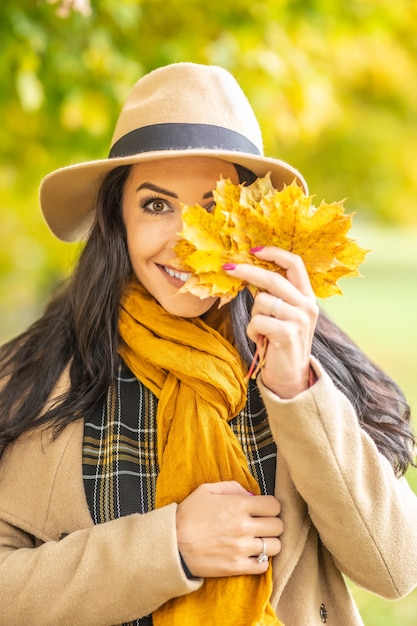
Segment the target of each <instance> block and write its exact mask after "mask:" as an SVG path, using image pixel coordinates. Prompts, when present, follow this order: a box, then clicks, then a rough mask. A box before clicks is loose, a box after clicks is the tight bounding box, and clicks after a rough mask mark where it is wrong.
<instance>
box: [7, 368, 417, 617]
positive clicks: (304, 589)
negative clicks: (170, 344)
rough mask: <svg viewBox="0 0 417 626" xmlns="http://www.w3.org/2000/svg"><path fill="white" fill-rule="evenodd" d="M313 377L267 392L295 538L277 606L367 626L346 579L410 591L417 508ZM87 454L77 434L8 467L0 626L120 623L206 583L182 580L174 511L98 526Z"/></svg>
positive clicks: (278, 583) (277, 564) (287, 537)
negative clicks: (85, 467) (287, 390)
mask: <svg viewBox="0 0 417 626" xmlns="http://www.w3.org/2000/svg"><path fill="white" fill-rule="evenodd" d="M314 368H315V370H316V373H317V375H318V381H317V382H316V383H315V384H314V385H313V386H312V387H311V388H310V389H308V390H307V391H305V392H303V393H302V394H300V395H299V396H297V397H296V398H294V399H292V400H280V399H278V398H277V397H276V396H274V395H273V394H272V393H271V392H269V391H268V390H267V389H265V388H264V387H263V386H262V383H261V382H259V387H260V390H261V393H262V396H263V399H264V402H265V405H266V408H267V411H268V416H269V419H270V424H271V429H272V432H273V435H274V438H275V441H276V443H277V446H278V463H277V477H276V497H277V498H278V500H279V501H280V502H281V504H282V514H281V516H282V519H283V521H284V526H285V529H284V533H283V535H282V551H281V553H280V554H279V555H278V556H277V557H275V559H274V564H273V572H274V589H273V594H272V598H271V601H272V604H273V606H274V608H275V609H276V611H277V614H278V616H279V617H280V619H281V620H282V621H283V622H284V624H285V626H319V625H322V624H323V623H327V624H328V625H329V626H358V625H359V624H362V621H361V618H360V616H359V614H358V612H357V609H356V607H355V606H354V604H353V602H352V600H351V597H350V594H349V592H348V590H347V588H346V585H345V582H344V579H343V577H342V574H341V572H342V573H343V574H345V575H347V576H348V577H349V578H350V579H351V580H352V581H354V582H355V583H356V584H358V585H361V586H363V587H365V588H366V589H368V590H370V591H372V592H374V593H376V594H379V595H381V596H384V597H385V598H391V599H396V598H400V597H401V596H403V595H405V594H407V593H408V592H409V591H411V590H412V588H413V587H414V586H415V585H416V584H417V498H416V496H415V495H414V494H413V492H412V491H411V489H410V488H409V486H408V484H407V482H406V480H405V479H404V478H402V479H397V478H396V477H395V476H394V472H393V470H392V468H391V466H390V464H389V463H388V461H387V460H386V459H385V458H383V457H382V456H381V455H380V454H379V453H378V451H377V449H376V447H375V445H374V443H373V442H372V441H371V439H370V438H369V437H368V436H367V435H366V433H364V431H363V430H362V429H361V428H360V427H359V425H358V421H357V417H356V415H355V413H354V411H353V408H352V406H351V405H350V403H349V402H348V401H347V400H346V398H345V397H344V396H343V395H342V394H341V393H340V392H338V391H337V390H336V388H335V387H334V385H333V383H332V382H331V380H330V378H329V377H328V376H327V374H326V373H324V372H323V370H322V369H321V367H320V365H319V364H318V363H317V362H314ZM82 442H83V423H82V421H77V422H75V423H73V424H71V425H70V426H68V427H66V428H65V430H64V431H63V433H62V434H61V435H60V436H59V437H58V438H57V439H56V440H55V441H52V440H51V437H50V434H49V432H48V431H44V430H39V431H37V432H33V433H31V434H25V435H24V436H22V437H20V439H19V440H18V441H17V442H16V443H15V444H14V445H12V446H11V447H9V449H8V450H7V451H6V454H5V455H4V457H3V459H2V462H1V465H0V624H1V626H23V625H25V626H27V625H28V624H30V626H64V625H68V626H78V625H79V626H106V625H114V624H120V623H122V622H126V621H129V620H133V619H135V618H137V617H140V616H142V615H146V614H148V613H151V612H152V611H153V610H154V609H155V608H156V607H158V606H160V605H161V604H163V603H164V602H165V601H166V600H168V599H169V598H172V597H174V596H181V595H183V594H187V593H192V592H193V590H195V589H197V588H198V587H199V586H200V585H203V584H204V581H203V580H197V581H191V580H188V579H187V578H186V577H185V575H184V572H183V569H182V567H181V563H180V560H179V556H178V550H177V543H176V532H175V514H176V508H177V505H176V504H175V503H174V504H171V505H169V506H166V507H164V508H161V509H158V510H155V511H152V512H150V513H147V514H146V515H138V514H134V515H130V516H127V517H124V518H120V519H116V520H114V521H110V522H107V523H105V524H100V525H96V526H95V525H94V524H93V520H92V518H91V516H90V513H89V509H88V506H87V503H86V498H85V494H84V488H83V478H82V462H81V455H82ZM248 601H250V599H248ZM324 611H326V612H327V621H326V622H325V621H324V620H325V619H326V618H325V616H324ZM236 626H249V625H247V624H236Z"/></svg>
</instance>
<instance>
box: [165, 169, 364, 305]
mask: <svg viewBox="0 0 417 626" xmlns="http://www.w3.org/2000/svg"><path fill="white" fill-rule="evenodd" d="M213 195H214V200H215V203H216V204H215V208H214V210H213V212H212V213H208V212H207V211H206V210H205V209H204V208H202V207H201V206H200V205H198V204H196V205H193V206H185V205H183V213H182V219H183V230H182V232H181V237H182V239H181V240H180V241H179V242H178V243H177V244H176V246H175V250H174V251H175V254H176V256H177V259H178V260H179V262H180V263H181V266H182V267H183V268H184V269H185V270H187V271H189V272H191V274H192V275H191V277H190V278H189V279H188V280H187V281H186V283H185V284H184V285H183V287H182V288H181V289H180V292H183V293H184V292H190V293H193V294H194V295H197V296H199V297H201V298H206V297H209V296H214V297H218V298H220V305H222V304H225V303H226V302H229V301H230V300H231V299H232V298H234V297H235V296H236V294H237V293H238V292H239V291H240V290H241V289H243V288H244V287H245V286H247V285H246V283H244V282H243V281H241V280H240V279H237V278H233V277H232V276H229V275H227V274H226V273H225V272H224V271H223V269H222V266H223V265H224V264H225V263H251V264H253V265H257V266H260V267H264V268H266V269H269V270H272V271H274V272H280V273H281V274H283V275H285V271H284V270H283V269H282V268H279V267H277V265H276V264H275V263H272V262H266V261H260V260H259V259H257V258H256V257H255V256H254V255H253V254H251V252H250V250H251V248H254V247H257V246H265V245H268V246H277V247H278V248H283V249H284V250H289V251H290V252H293V253H295V254H298V255H299V256H301V258H302V259H303V261H304V264H305V267H306V270H307V273H308V275H309V278H310V281H311V285H312V287H313V290H314V293H315V294H316V296H317V297H319V298H326V297H328V296H332V295H335V294H341V293H342V291H341V290H340V288H339V286H338V285H337V281H338V280H339V279H340V278H348V277H352V276H358V275H359V270H358V268H359V265H360V264H361V263H362V262H363V261H364V260H365V256H366V254H367V253H368V252H369V250H364V249H363V248H360V247H359V245H358V244H357V243H356V242H355V241H354V240H353V239H349V238H348V237H347V236H346V234H347V232H348V231H349V229H350V228H351V225H352V217H353V215H352V214H351V215H346V214H345V212H344V208H343V202H333V203H331V204H327V203H325V202H322V203H321V204H320V205H319V206H318V207H317V208H316V207H314V206H313V205H312V202H311V201H312V197H311V196H306V195H305V194H304V192H303V190H302V189H301V188H300V187H299V186H298V185H297V184H296V183H293V184H292V185H287V186H285V187H284V188H283V189H282V190H281V191H277V190H276V189H274V187H273V186H272V183H271V180H270V176H269V175H267V176H265V177H264V178H258V179H257V180H256V181H255V182H254V183H253V184H252V185H248V186H246V185H245V184H239V185H234V184H233V183H232V182H231V181H230V180H229V179H221V180H219V181H218V183H217V188H216V189H215V190H214V192H213ZM249 287H251V286H250V285H249Z"/></svg>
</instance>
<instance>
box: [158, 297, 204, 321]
mask: <svg viewBox="0 0 417 626" xmlns="http://www.w3.org/2000/svg"><path fill="white" fill-rule="evenodd" d="M180 297H181V296H178V299H177V298H176V297H174V298H173V300H171V301H170V302H160V304H161V306H163V307H164V309H165V310H166V311H168V313H170V314H171V315H175V316H176V317H185V318H193V317H200V315H204V314H205V313H207V311H209V310H210V309H211V307H212V306H213V304H214V303H215V302H216V298H209V299H208V300H201V299H200V298H198V297H197V296H192V301H190V296H187V300H188V302H187V301H185V300H184V301H183V302H180V301H179V298H180Z"/></svg>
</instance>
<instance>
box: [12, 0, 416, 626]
mask: <svg viewBox="0 0 417 626" xmlns="http://www.w3.org/2000/svg"><path fill="white" fill-rule="evenodd" d="M175 61H196V62H202V63H214V64H219V65H223V66H224V67H226V68H227V69H229V70H230V71H231V72H232V73H234V75H235V76H236V78H237V79H238V80H239V82H240V83H241V84H242V86H243V88H244V90H245V91H246V93H247V95H248V97H249V100H250V101H251V103H252V105H253V107H254V109H255V112H256V113H257V115H258V118H259V120H260V123H261V127H262V129H263V133H264V142H265V152H266V153H267V154H269V155H271V156H276V157H280V158H283V159H285V160H287V161H289V162H290V163H292V164H293V165H295V166H296V167H297V168H298V169H300V170H301V171H302V172H303V174H304V176H305V177H306V179H307V181H308V182H309V185H310V189H311V192H312V193H313V194H315V195H316V196H317V199H318V200H319V201H320V200H321V199H325V200H327V201H333V200H340V199H342V198H347V200H346V203H345V204H346V208H347V209H348V210H349V211H355V212H357V215H356V217H355V220H354V223H355V227H354V232H355V236H356V235H357V238H358V240H359V243H360V244H361V245H362V246H363V247H366V248H372V249H373V250H374V252H373V253H372V254H371V255H369V258H368V262H367V263H366V264H365V265H364V266H363V274H364V276H365V278H363V279H355V280H354V281H346V282H345V283H344V284H342V285H341V286H342V289H343V290H344V292H345V294H346V296H347V297H345V298H333V299H331V300H330V301H328V302H325V303H323V306H324V307H325V308H326V309H327V310H328V311H329V312H330V313H331V315H332V316H333V317H334V318H335V319H336V321H338V322H339V323H340V324H341V325H342V326H343V327H344V328H345V330H347V331H348V332H349V333H350V334H352V335H353V336H354V338H355V339H356V340H357V341H358V343H360V345H361V346H362V347H364V349H365V350H366V351H367V352H368V353H369V354H370V355H371V356H372V357H373V358H374V360H376V361H378V362H379V363H380V364H381V365H382V366H383V367H384V368H385V369H387V370H388V371H389V373H391V374H392V375H393V376H394V377H395V378H396V379H397V380H398V381H399V382H400V384H401V385H402V386H403V387H404V389H405V391H406V393H407V394H408V396H409V398H410V402H411V405H412V407H413V408H415V407H416V406H417V389H416V383H415V378H416V373H417V325H416V322H415V319H416V310H417V296H416V294H417V289H416V288H417V252H416V244H417V211H416V210H415V199H416V197H417V148H416V146H417V3H416V2H415V0H395V2H393V1H392V0H350V1H349V2H346V1H345V0H253V1H252V2H251V3H249V2H248V1H247V0H228V1H227V2H225V0H210V2H203V1H201V0H200V1H198V0H181V2H178V0H142V1H141V0H13V1H12V0H3V1H2V3H1V4H0V111H1V115H2V119H3V122H2V124H0V193H1V196H0V199H1V205H0V207H1V228H0V340H2V341H3V340H6V339H7V338H9V337H11V336H13V335H14V334H16V333H17V332H19V331H20V330H22V329H24V328H25V326H26V325H27V324H28V323H29V322H30V321H31V320H33V319H34V317H35V316H36V315H37V314H38V312H39V311H40V309H41V307H42V305H43V304H44V302H45V300H46V298H47V296H48V294H49V293H50V291H51V289H52V288H53V287H54V285H56V283H57V282H58V281H59V280H60V279H61V278H62V277H63V276H65V275H66V274H67V272H68V271H70V269H71V265H72V263H73V261H74V258H75V256H76V254H77V246H75V245H69V244H63V243H60V242H58V241H56V240H54V238H53V237H52V235H51V234H50V233H49V231H48V229H47V227H46V226H45V224H44V222H43V219H42V217H41V214H40V212H39V209H38V201H37V190H38V185H39V182H40V179H41V178H42V177H43V176H44V175H45V174H47V173H48V172H49V171H51V170H53V169H56V168H57V167H60V166H63V165H67V164H69V163H73V162H79V161H83V160H89V159H95V158H101V157H103V156H106V155H107V152H108V149H109V143H110V139H111V135H112V132H113V126H114V123H115V120H116V117H117V115H118V113H119V110H120V106H121V103H122V102H123V100H124V99H125V97H126V95H127V93H128V91H129V90H130V88H131V86H132V85H133V83H134V82H135V81H136V80H137V79H138V78H139V77H140V76H142V75H143V74H144V73H146V72H148V71H150V70H152V69H154V68H156V67H158V66H160V65H163V64H166V63H171V62H175ZM409 479H410V482H411V484H412V485H413V487H414V488H415V489H416V491H417V480H416V477H415V475H414V474H413V473H412V472H411V473H410V475H409ZM416 526H417V520H416ZM416 558H417V555H416ZM353 592H354V594H355V597H357V600H358V602H359V605H360V609H361V611H362V614H363V616H364V619H365V623H366V625H367V626H400V625H401V626H415V624H416V623H417V593H416V592H414V593H412V594H411V595H410V596H409V597H408V598H406V599H404V600H401V601H399V602H396V603H389V602H386V601H383V600H380V599H378V598H375V597H373V596H370V594H367V593H365V592H362V591H359V590H356V589H353ZM306 626H307V625H306ZM338 626H339V625H338ZM340 626H344V625H340Z"/></svg>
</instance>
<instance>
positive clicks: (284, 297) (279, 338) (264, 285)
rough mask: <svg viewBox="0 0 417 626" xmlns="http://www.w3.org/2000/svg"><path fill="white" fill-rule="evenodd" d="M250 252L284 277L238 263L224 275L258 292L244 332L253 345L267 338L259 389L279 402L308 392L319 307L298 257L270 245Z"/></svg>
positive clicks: (302, 263) (303, 266)
mask: <svg viewBox="0 0 417 626" xmlns="http://www.w3.org/2000/svg"><path fill="white" fill-rule="evenodd" d="M253 254H255V255H256V256H257V257H258V258H259V259H262V260H265V261H273V262H274V263H276V265H278V266H279V267H281V268H283V269H284V270H285V273H286V276H285V277H284V276H281V274H278V273H275V272H272V271H270V270H266V269H263V268H260V267H256V266H255V265H248V264H243V263H242V264H239V265H236V267H235V269H231V270H226V271H227V273H228V274H230V275H231V276H235V277H236V278H240V279H241V280H244V281H245V282H247V283H248V284H251V285H254V286H256V287H258V288H259V289H260V291H259V293H258V294H257V295H256V296H255V302H254V305H253V308H252V317H251V321H250V322H249V324H248V327H247V334H248V336H249V337H250V339H252V340H253V341H254V342H255V343H256V344H257V345H260V343H261V342H262V340H263V338H264V337H266V338H267V340H268V347H267V351H266V355H265V362H264V366H263V368H262V381H263V383H264V385H266V387H268V388H269V389H271V391H273V392H274V393H275V394H276V395H278V396H279V397H280V398H283V399H289V398H293V397H294V396H296V395H297V394H298V393H300V392H301V391H304V390H305V389H307V388H308V384H309V375H310V356H311V345H312V341H313V335H314V329H315V326H316V321H317V317H318V314H319V308H318V306H317V303H316V299H315V295H314V292H313V289H312V287H311V284H310V280H309V277H308V274H307V271H306V268H305V265H304V262H303V261H302V259H301V257H299V256H297V255H296V254H292V253H291V252H288V251H287V250H282V249H281V248H274V247H271V246H269V247H264V248H261V249H257V250H256V251H255V250H254V251H253Z"/></svg>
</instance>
